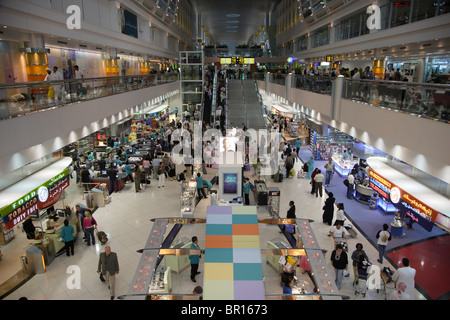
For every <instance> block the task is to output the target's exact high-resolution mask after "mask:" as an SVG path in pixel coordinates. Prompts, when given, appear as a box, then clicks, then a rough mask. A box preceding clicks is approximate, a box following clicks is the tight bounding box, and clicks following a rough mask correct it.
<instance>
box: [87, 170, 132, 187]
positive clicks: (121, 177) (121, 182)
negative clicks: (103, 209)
mask: <svg viewBox="0 0 450 320" xmlns="http://www.w3.org/2000/svg"><path fill="white" fill-rule="evenodd" d="M126 181H127V174H126V173H124V172H119V173H118V177H117V191H120V190H122V189H123V188H124V187H125V182H126ZM102 183H104V184H106V188H107V189H108V190H109V177H96V178H93V179H91V185H92V187H94V186H96V185H97V184H102ZM113 190H114V186H113Z"/></svg>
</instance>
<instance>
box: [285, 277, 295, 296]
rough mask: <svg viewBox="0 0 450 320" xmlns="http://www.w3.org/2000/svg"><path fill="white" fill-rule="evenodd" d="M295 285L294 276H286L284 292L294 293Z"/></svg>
mask: <svg viewBox="0 0 450 320" xmlns="http://www.w3.org/2000/svg"><path fill="white" fill-rule="evenodd" d="M293 285H294V277H289V278H286V279H285V281H284V282H283V294H292V286H293Z"/></svg>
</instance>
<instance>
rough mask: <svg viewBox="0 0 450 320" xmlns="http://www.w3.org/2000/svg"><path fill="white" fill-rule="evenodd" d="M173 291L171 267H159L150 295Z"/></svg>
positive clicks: (150, 287) (149, 290)
mask: <svg viewBox="0 0 450 320" xmlns="http://www.w3.org/2000/svg"><path fill="white" fill-rule="evenodd" d="M171 291H172V274H171V273H170V267H164V266H159V267H158V268H157V269H156V271H155V273H154V274H153V277H152V281H151V282H150V285H149V288H148V294H164V293H170V292H171Z"/></svg>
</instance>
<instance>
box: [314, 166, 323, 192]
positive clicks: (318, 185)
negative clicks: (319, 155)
mask: <svg viewBox="0 0 450 320" xmlns="http://www.w3.org/2000/svg"><path fill="white" fill-rule="evenodd" d="M324 179H325V177H324V176H323V174H322V172H321V171H320V170H319V171H318V172H317V174H316V176H315V177H314V183H315V189H316V197H318V195H317V194H318V193H320V196H321V197H322V183H323V180H324Z"/></svg>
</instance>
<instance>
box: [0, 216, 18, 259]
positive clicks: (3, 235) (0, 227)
mask: <svg viewBox="0 0 450 320" xmlns="http://www.w3.org/2000/svg"><path fill="white" fill-rule="evenodd" d="M14 237H15V234H14V229H9V230H8V229H6V227H5V223H4V222H1V223H0V244H7V243H8V242H10V241H11V240H12V239H14ZM0 258H1V254H0Z"/></svg>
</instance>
